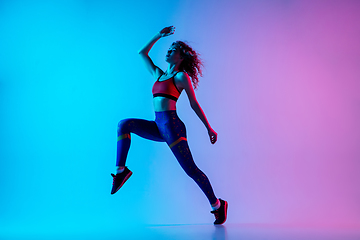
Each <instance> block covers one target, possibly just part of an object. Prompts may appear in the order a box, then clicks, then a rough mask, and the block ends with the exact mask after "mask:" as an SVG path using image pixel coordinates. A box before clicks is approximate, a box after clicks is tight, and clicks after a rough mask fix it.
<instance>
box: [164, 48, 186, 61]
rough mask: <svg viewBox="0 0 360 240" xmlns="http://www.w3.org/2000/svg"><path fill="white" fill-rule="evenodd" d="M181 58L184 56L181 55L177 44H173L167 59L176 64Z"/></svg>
mask: <svg viewBox="0 0 360 240" xmlns="http://www.w3.org/2000/svg"><path fill="white" fill-rule="evenodd" d="M181 60H182V57H181V55H180V51H179V49H176V48H175V46H171V47H170V48H169V50H168V52H167V54H166V57H165V61H167V62H168V63H174V64H176V63H177V62H179V61H181Z"/></svg>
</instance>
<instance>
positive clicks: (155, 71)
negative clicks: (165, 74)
mask: <svg viewBox="0 0 360 240" xmlns="http://www.w3.org/2000/svg"><path fill="white" fill-rule="evenodd" d="M174 32H175V27H173V26H170V27H166V28H163V29H162V30H161V31H160V32H158V33H156V34H155V35H154V36H153V37H152V38H151V39H150V41H149V42H147V43H146V44H145V45H144V46H143V47H142V48H141V49H140V50H139V52H138V53H139V55H140V57H141V59H142V60H143V61H144V64H145V66H146V68H147V69H148V70H149V72H150V73H151V75H153V76H154V78H157V77H158V76H159V75H160V74H162V70H161V69H160V68H159V67H157V66H156V65H155V64H154V63H153V61H152V60H151V58H150V57H149V52H150V50H151V48H152V47H153V46H154V44H155V43H156V42H157V41H158V40H159V39H160V38H161V37H166V36H169V35H171V34H174Z"/></svg>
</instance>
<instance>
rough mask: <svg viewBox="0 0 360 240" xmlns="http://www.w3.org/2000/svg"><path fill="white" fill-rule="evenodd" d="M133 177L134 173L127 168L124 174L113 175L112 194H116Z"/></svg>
mask: <svg viewBox="0 0 360 240" xmlns="http://www.w3.org/2000/svg"><path fill="white" fill-rule="evenodd" d="M131 175H132V172H131V171H130V170H129V169H128V168H127V167H125V169H124V171H123V172H122V173H117V174H116V175H115V174H113V173H112V174H111V176H112V177H113V187H112V189H111V194H114V193H116V192H117V191H118V190H119V189H120V188H121V187H122V185H124V183H125V182H126V180H128V179H129V177H130V176H131Z"/></svg>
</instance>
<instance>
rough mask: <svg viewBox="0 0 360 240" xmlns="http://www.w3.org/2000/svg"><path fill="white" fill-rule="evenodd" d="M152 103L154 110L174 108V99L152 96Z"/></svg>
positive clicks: (160, 110)
mask: <svg viewBox="0 0 360 240" xmlns="http://www.w3.org/2000/svg"><path fill="white" fill-rule="evenodd" d="M153 104H154V110H155V112H162V111H169V110H176V101H174V100H172V99H169V98H166V97H161V96H157V97H154V98H153Z"/></svg>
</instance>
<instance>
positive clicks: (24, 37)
mask: <svg viewBox="0 0 360 240" xmlns="http://www.w3.org/2000/svg"><path fill="white" fill-rule="evenodd" d="M359 12H360V1H357V0H354V1H343V0H339V1H333V0H329V1H316V0H315V1H302V0H298V1H295V0H294V1H291V0H288V1H287V0H278V1H265V0H264V1H260V0H259V1H250V0H249V1H215V0H211V1H206V4H205V1H190V0H186V1H184V0H181V1H171V2H170V1H165V0H164V1H160V0H158V1H156V0H155V1H100V0H93V1H85V0H83V1H81V0H73V1H70V0H68V1H63V0H57V1H17V0H8V1H1V2H0V98H1V101H0V114H1V115H0V117H1V118H0V123H1V124H0V127H1V134H0V143H1V151H0V159H1V161H0V234H2V236H10V235H11V234H13V233H15V232H17V233H16V234H18V235H21V234H24V235H28V234H40V233H42V234H44V233H52V232H68V233H76V232H89V231H94V232H96V231H98V232H101V231H108V230H109V231H111V230H114V229H123V227H130V226H138V225H143V224H145V225H154V224H185V223H186V224H187V223H190V224H192V223H193V224H199V223H206V224H207V223H210V224H211V223H212V221H213V215H212V214H210V213H209V211H210V210H211V209H210V206H209V204H208V201H207V199H206V198H205V196H204V195H203V193H202V192H201V191H200V189H199V188H198V187H197V185H196V184H195V183H194V182H193V181H192V180H191V179H190V178H188V177H187V176H186V175H185V173H184V172H183V170H182V169H181V168H180V166H179V165H178V163H177V161H176V159H175V158H174V157H173V155H172V153H171V151H170V150H169V149H168V147H167V146H166V144H164V143H157V142H151V141H148V140H145V139H142V138H140V137H138V136H136V135H133V137H132V145H131V148H130V152H129V156H128V161H127V165H128V166H129V168H130V169H131V170H132V171H133V172H134V174H133V176H132V177H131V179H130V181H128V182H127V183H126V184H125V185H124V187H123V188H122V189H121V191H120V192H119V193H117V194H115V195H114V196H112V195H110V190H111V185H112V178H111V176H110V173H111V172H114V165H115V157H116V137H117V132H116V130H117V123H118V121H120V120H121V119H124V118H128V117H136V118H143V119H149V120H154V112H153V106H152V95H151V87H152V84H153V82H154V81H155V79H153V78H152V76H151V75H150V74H149V73H148V72H147V71H146V69H145V67H144V65H143V64H142V62H141V59H140V58H139V57H138V55H137V51H138V50H139V49H140V48H141V47H142V46H143V45H144V44H145V43H146V42H147V41H148V40H149V39H150V38H151V37H152V36H153V35H154V34H155V33H156V32H158V31H160V30H161V29H162V28H163V27H165V26H170V25H174V26H175V27H176V32H175V35H172V36H170V37H166V38H163V39H160V40H159V41H158V42H157V43H156V44H155V46H154V47H153V49H152V50H151V51H150V57H151V58H152V59H153V61H154V63H155V64H156V65H157V66H159V67H160V68H162V69H164V70H165V69H166V67H167V63H166V62H165V54H166V50H167V49H168V48H169V46H170V44H171V43H172V42H173V41H176V40H187V41H189V43H190V45H191V46H192V47H193V48H194V49H196V50H197V51H199V53H200V54H201V56H202V58H203V60H204V62H205V67H206V69H204V77H203V78H200V85H199V90H198V91H196V94H197V98H198V101H199V103H200V105H201V106H202V108H203V110H204V111H205V113H206V116H207V118H208V120H209V122H210V124H211V125H212V127H213V128H214V130H215V131H217V133H218V142H217V143H216V144H215V145H212V144H210V140H209V137H208V135H207V131H206V128H205V127H204V126H203V124H202V122H201V121H200V120H199V119H198V117H197V116H196V114H195V112H193V110H192V109H191V108H190V105H189V102H188V99H187V97H186V94H182V95H181V97H180V99H179V101H178V114H179V116H180V118H181V119H182V120H183V121H184V123H185V124H186V126H187V131H188V142H189V145H190V149H191V150H192V153H193V156H194V159H195V162H196V163H197V165H198V166H199V167H200V169H202V170H203V171H204V172H205V173H206V174H207V176H208V177H209V179H210V181H211V183H212V185H213V188H214V190H215V193H216V195H217V196H218V197H220V198H223V199H226V200H227V201H228V202H229V215H228V223H275V224H277V223H279V224H284V223H286V224H308V225H309V224H310V225H316V224H322V225H324V224H327V225H329V224H330V225H339V226H340V225H341V226H343V225H357V224H360V205H359V202H360V187H359V181H360V162H359V159H360V147H359V143H360V124H359V122H360V94H359V90H360V44H359V43H360V16H359ZM124 216H126V220H125V219H124ZM0 236H1V235H0Z"/></svg>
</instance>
